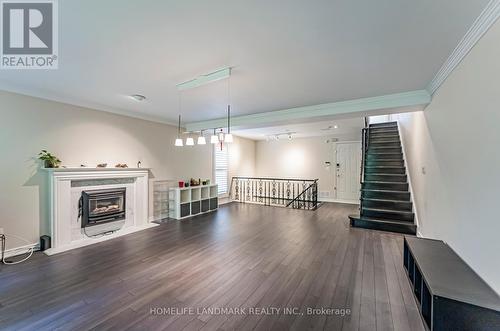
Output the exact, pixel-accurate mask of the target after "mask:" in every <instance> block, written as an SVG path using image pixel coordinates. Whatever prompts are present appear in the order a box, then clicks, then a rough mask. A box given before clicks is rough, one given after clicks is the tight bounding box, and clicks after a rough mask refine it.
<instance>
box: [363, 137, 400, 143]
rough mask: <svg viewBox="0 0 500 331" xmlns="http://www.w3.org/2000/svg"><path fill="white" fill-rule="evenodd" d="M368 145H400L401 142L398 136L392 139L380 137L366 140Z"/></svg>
mask: <svg viewBox="0 0 500 331" xmlns="http://www.w3.org/2000/svg"><path fill="white" fill-rule="evenodd" d="M368 143H370V144H373V143H377V144H378V143H399V144H401V140H400V139H399V137H398V136H394V138H387V137H384V136H382V137H381V138H380V137H371V138H370V139H368Z"/></svg>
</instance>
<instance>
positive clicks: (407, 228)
mask: <svg viewBox="0 0 500 331" xmlns="http://www.w3.org/2000/svg"><path fill="white" fill-rule="evenodd" d="M349 219H350V220H351V225H352V226H354V227H359V228H367V229H374V230H381V231H391V232H398V233H406V234H413V235H415V234H416V233H417V225H416V224H414V223H411V222H405V221H397V220H388V219H378V218H371V217H362V216H359V215H350V216H349ZM357 222H361V223H362V224H357Z"/></svg>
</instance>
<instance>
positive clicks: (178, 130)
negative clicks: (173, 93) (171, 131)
mask: <svg viewBox="0 0 500 331" xmlns="http://www.w3.org/2000/svg"><path fill="white" fill-rule="evenodd" d="M175 146H177V147H182V146H183V143H182V138H181V115H179V126H178V127H177V139H175Z"/></svg>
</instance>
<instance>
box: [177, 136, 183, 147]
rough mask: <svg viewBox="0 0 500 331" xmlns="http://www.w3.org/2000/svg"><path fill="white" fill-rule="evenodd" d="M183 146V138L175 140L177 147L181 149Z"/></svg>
mask: <svg viewBox="0 0 500 331" xmlns="http://www.w3.org/2000/svg"><path fill="white" fill-rule="evenodd" d="M182 145H183V144H182V139H181V138H177V139H175V146H179V147H180V146H182Z"/></svg>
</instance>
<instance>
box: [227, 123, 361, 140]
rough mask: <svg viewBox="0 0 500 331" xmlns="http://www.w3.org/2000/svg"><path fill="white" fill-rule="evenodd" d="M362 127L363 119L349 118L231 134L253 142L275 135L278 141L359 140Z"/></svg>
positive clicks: (240, 131) (268, 138) (239, 131)
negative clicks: (277, 136) (290, 139)
mask: <svg viewBox="0 0 500 331" xmlns="http://www.w3.org/2000/svg"><path fill="white" fill-rule="evenodd" d="M363 127H364V119H363V118H350V119H339V120H327V121H321V122H312V123H296V124H288V125H278V126H271V127H261V128H253V129H242V130H233V133H234V134H235V135H237V136H239V137H243V138H249V139H253V140H273V138H274V137H275V136H276V135H279V137H280V139H287V138H288V135H289V134H291V135H292V137H293V138H306V137H320V136H329V137H333V138H339V139H340V140H345V139H358V140H359V139H360V134H361V129H362V128H363Z"/></svg>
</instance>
